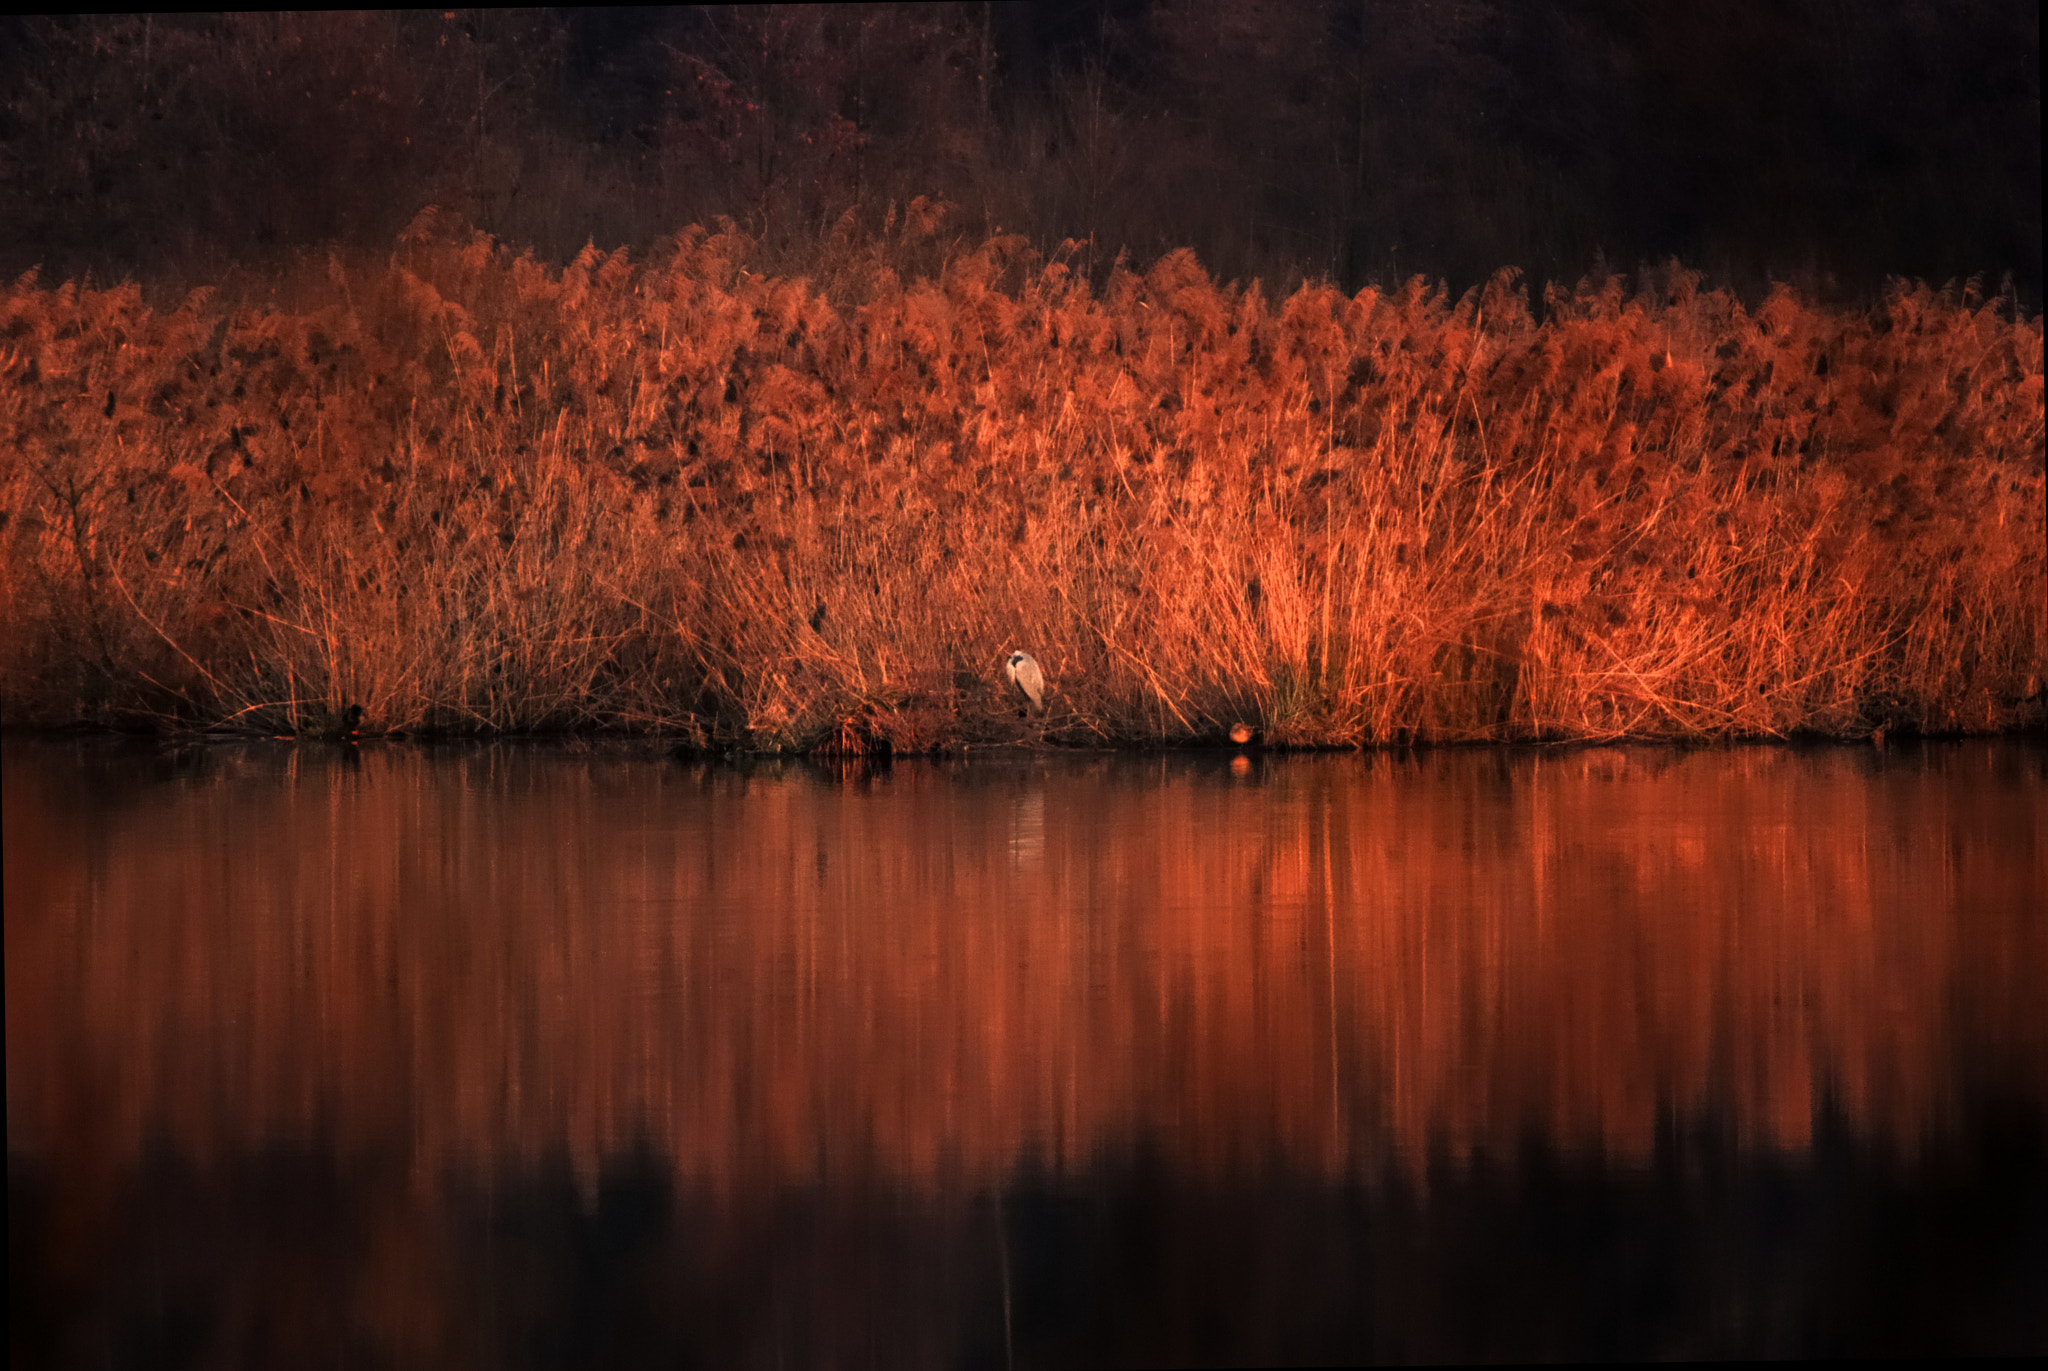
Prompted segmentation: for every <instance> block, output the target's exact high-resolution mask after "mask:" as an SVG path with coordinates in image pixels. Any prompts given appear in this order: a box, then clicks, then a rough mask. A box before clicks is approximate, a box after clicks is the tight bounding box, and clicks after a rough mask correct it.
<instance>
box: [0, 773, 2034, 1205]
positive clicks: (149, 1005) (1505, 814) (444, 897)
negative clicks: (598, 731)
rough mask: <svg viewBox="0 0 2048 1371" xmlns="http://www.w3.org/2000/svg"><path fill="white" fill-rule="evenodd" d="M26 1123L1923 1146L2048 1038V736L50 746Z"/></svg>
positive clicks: (1076, 1151) (911, 1147)
mask: <svg viewBox="0 0 2048 1371" xmlns="http://www.w3.org/2000/svg"><path fill="white" fill-rule="evenodd" d="M9 749H10V750H9V753H8V759H7V765H6V770H5V785H6V795H5V816H6V826H5V837H6V847H5V863H6V868H5V869H6V911H7V912H6V957H7V971H6V985H7V1011H6V1012H7V1065H8V1086H7V1091H8V1117H9V1133H10V1147H12V1148H14V1149H16V1150H17V1151H22V1152H28V1153H35V1152H39V1151H46V1150H53V1149H71V1150H73V1151H76V1150H77V1149H79V1148H88V1147H89V1148H103V1149H108V1150H110V1151H111V1153H113V1154H114V1158H115V1159H118V1158H119V1157H123V1156H127V1157H132V1156H133V1155H135V1153H136V1152H137V1151H138V1150H139V1149H140V1148H141V1147H142V1146H143V1145H144V1144H145V1143H146V1142H147V1141H148V1140H150V1139H152V1138H156V1137H166V1138H168V1139H170V1140H171V1141H173V1142H174V1143H175V1144H176V1145H178V1146H179V1147H181V1148H183V1149H186V1150H188V1151H189V1152H190V1153H192V1154H194V1155H196V1156H199V1157H201V1158H204V1157H206V1156H209V1155H212V1154H214V1153H216V1152H217V1151H218V1150H220V1149H224V1148H237V1147H248V1146H258V1145H262V1144H264V1143H266V1142H272V1141H278V1140H287V1139H289V1140H331V1141H332V1142H334V1144H335V1145H337V1146H339V1147H341V1148H343V1149H380V1150H381V1152H382V1153H384V1154H389V1153H390V1152H391V1151H392V1150H393V1149H397V1150H399V1151H400V1152H402V1153H403V1154H404V1155H407V1156H409V1157H411V1159H412V1165H413V1166H414V1168H415V1174H419V1175H423V1176H424V1175H432V1174H436V1173H437V1172H438V1171H439V1170H440V1169H441V1168H444V1167H447V1166H451V1165H464V1164H476V1163H480V1162H484V1161H488V1160H492V1159H495V1158H500V1157H503V1156H506V1155H510V1156H514V1157H518V1156H529V1157H533V1156H539V1155H541V1154H543V1153H545V1152H547V1151H549V1150H554V1149H566V1150H567V1151H568V1152H569V1154H570V1155H571V1156H572V1157H574V1158H576V1159H577V1160H578V1164H579V1166H581V1167H582V1168H584V1170H585V1171H586V1174H592V1173H594V1168H595V1167H596V1165H597V1162H598V1159H599V1158H601V1157H603V1156H605V1155H607V1154H609V1153H610V1152H612V1151H614V1150H616V1149H618V1148H620V1147H623V1146H626V1145H628V1144H630V1143H632V1142H634V1141H636V1140H645V1141H648V1142H651V1143H652V1144H653V1145H654V1146H655V1147H656V1148H657V1149H658V1150H659V1151H660V1152H662V1153H663V1154H665V1155H668V1156H670V1157H672V1158H673V1159H674V1161H675V1164H676V1166H677V1167H678V1168H679V1170H680V1172H681V1173H682V1174H683V1175H684V1176H686V1177H688V1178H691V1179H693V1180H695V1181H698V1182H701V1183H708V1184H711V1185H713V1186H719V1187H725V1186H735V1187H736V1186H745V1185H748V1184H750V1183H755V1182H762V1181H777V1180H811V1179H821V1178H822V1179H831V1178H834V1177H840V1176H875V1175H879V1176H882V1177H886V1178H892V1179H895V1180H898V1181H902V1182H907V1183H911V1184H924V1185H940V1186H946V1185H950V1184H954V1183H960V1184H971V1185H981V1184H985V1183H988V1182H989V1181H991V1180H996V1179H1000V1178H1001V1177H1003V1176H1005V1175H1007V1174H1008V1173H1009V1172H1010V1171H1011V1170H1012V1169H1013V1168H1014V1167H1016V1166H1017V1164H1018V1163H1019V1162H1020V1160H1022V1159H1024V1158H1026V1157H1030V1158H1033V1159H1035V1160H1037V1161H1039V1162H1041V1163H1043V1164H1047V1165H1051V1166H1054V1167H1078V1166H1085V1165H1087V1164H1088V1163H1089V1161H1090V1160H1091V1159H1093V1158H1096V1157H1099V1156H1101V1155H1103V1154H1104V1153H1105V1152H1115V1151H1117V1150H1118V1149H1125V1148H1128V1147H1130V1146H1133V1145H1135V1144H1137V1143H1138V1142H1140V1141H1143V1142H1145V1143H1147V1144H1149V1145H1156V1146H1158V1147H1161V1148H1163V1149H1165V1150H1166V1151H1167V1152H1168V1153H1169V1154H1170V1155H1172V1156H1173V1157H1175V1158H1176V1159H1177V1160H1178V1161H1179V1162H1180V1163H1181V1164H1183V1165H1187V1166H1190V1167H1193V1168H1197V1169H1199V1170H1203V1171H1213V1172H1229V1171H1233V1170H1236V1169H1239V1168H1248V1167H1257V1166H1260V1165H1264V1164H1267V1163H1270V1162H1273V1161H1276V1160H1278V1161H1284V1162H1286V1163H1288V1164H1290V1165H1292V1166H1295V1167H1299V1168H1302V1169H1305V1170H1308V1171H1311V1172H1314V1173H1319V1174H1325V1175H1340V1174H1346V1173H1352V1174H1359V1173H1366V1172H1369V1171H1372V1170H1374V1169H1376V1168H1380V1167H1384V1166H1386V1165H1389V1164H1393V1165H1397V1166H1402V1167H1406V1168H1409V1169H1411V1170H1412V1169H1413V1168H1416V1167H1418V1166H1419V1165H1420V1164H1421V1163H1422V1162H1423V1161H1425V1160H1426V1159H1427V1158H1428V1157H1429V1156H1430V1155H1432V1154H1442V1155H1447V1156H1449V1157H1451V1158H1454V1159H1455V1158H1461V1157H1464V1156H1467V1155H1469V1154H1471V1153H1472V1152H1474V1151H1475V1150H1482V1149H1483V1150H1491V1151H1496V1152H1498V1151H1503V1150H1511V1149H1513V1148H1514V1147H1515V1146H1516V1145H1517V1143H1518V1141H1519V1140H1520V1139H1522V1138H1524V1137H1527V1136H1530V1135H1532V1134H1533V1135H1536V1136H1542V1137H1545V1138H1548V1139H1549V1140H1551V1141H1552V1142H1554V1143H1556V1144H1557V1145H1559V1146H1564V1147H1589V1148H1598V1149H1603V1150H1604V1151H1605V1152H1606V1153H1608V1154H1609V1155H1610V1156H1612V1157H1615V1158H1617V1159H1619V1160H1622V1161H1630V1160H1642V1159H1645V1158H1646V1157H1647V1156H1648V1155H1649V1153H1650V1151H1651V1149H1652V1147H1653V1143H1654V1139H1655V1137H1656V1134H1657V1130H1658V1128H1659V1125H1660V1120H1670V1119H1673V1118H1679V1119H1683V1118H1691V1117H1699V1116H1704V1115H1707V1114H1710V1113H1711V1114H1714V1115H1715V1116H1716V1117H1720V1118H1724V1119H1730V1120H1732V1121H1733V1123H1734V1126H1735V1127H1736V1128H1737V1129H1738V1130H1739V1131H1740V1133H1741V1135H1742V1137H1743V1138H1744V1139H1745V1140H1746V1141H1747V1142H1748V1143H1750V1144H1752V1145H1754V1146H1760V1147H1771V1148H1780V1149H1797V1148H1801V1147H1803V1146H1805V1145H1806V1143H1807V1142H1808V1140H1809V1138H1810V1136H1811V1132H1812V1128H1813V1122H1814V1119H1815V1117H1816V1113H1817V1112H1818V1111H1819V1110H1821V1109H1822V1108H1824V1107H1833V1108H1835V1109H1837V1110H1839V1111H1840V1113H1841V1114H1842V1115H1844V1116H1845V1117H1846V1118H1848V1119H1849V1120H1850V1121H1852V1122H1853V1123H1854V1124H1855V1125H1856V1126H1858V1127H1860V1128H1863V1129H1867V1130H1870V1131H1872V1132H1873V1133H1880V1134H1883V1135H1886V1136H1889V1137H1891V1138H1893V1139H1895V1140H1897V1142H1898V1143H1899V1144H1900V1145H1901V1146H1904V1147H1907V1148H1911V1147H1912V1146H1913V1145H1914V1144H1915V1140H1916V1139H1918V1138H1920V1137H1922V1136H1924V1135H1926V1134H1927V1133H1928V1132H1929V1131H1930V1130H1935V1129H1939V1128H1940V1127H1941V1126H1942V1122H1943V1119H1944V1117H1945V1114H1944V1109H1945V1099H1946V1096H1945V1084H1946V1083H1947V1082H1948V1081H1949V1080H1950V1079H1951V1078H1952V1074H1953V1073H1954V1072H1956V1071H1957V1070H1960V1069H1971V1068H1972V1065H1973V1063H1982V1062H1985V1061H1989V1060H1992V1059H1994V1058H1995V1059H1997V1060H1998V1061H2002V1062H2005V1063H2007V1064H2008V1067H2009V1068H2010V1069H2014V1070H2019V1071H2023V1072H2028V1073H2034V1074H2033V1075H2032V1077H2031V1078H2033V1079H2039V1073H2040V1072H2041V1071H2042V1070H2043V1069H2044V1068H2048V1032H2044V1029H2043V1022H2044V1016H2041V1015H2039V1014H2038V1013H2037V1012H2035V1009H2034V1007H2033V1005H2032V1004H2031V1003H2030V1001H2029V999H2028V998H2027V996H2028V993H2029V991H2030V989H2031V987H2033V986H2034V985H2036V984H2038V981H2039V978H2040V973H2041V970H2042V969H2043V967H2044V966H2048V935H2044V930H2043V921H2042V919H2041V918H2040V916H2039V913H2038V910H2037V909H2036V905H2037V903H2038V900H2039V892H2040V891H2042V890H2044V889H2048V848H2044V844H2043V841H2042V835H2041V812H2040V811H2041V804H2040V798H2041V795H2042V793H2043V785H2042V780H2043V761H2042V754H2041V753H2040V751H2039V750H2038V749H2032V750H2029V749H2026V748H2022V747H2015V746H2014V745H2010V744H1957V745H1948V746H1943V747H1930V748H1927V749H1924V750H1920V751H1915V752H1911V753H1908V754H1899V753H1897V752H1896V751H1895V752H1894V753H1893V754H1891V755H1890V756H1889V757H1887V756H1885V755H1882V754H1879V753H1877V752H1876V751H1875V750H1866V751H1860V752H1859V751H1849V750H1829V751H1821V752H1806V753H1802V752H1794V751H1788V750H1781V749H1761V748H1760V749H1744V750H1734V751H1714V752H1700V753H1683V752H1677V751H1670V750H1655V749H1642V750H1628V749H1611V750H1576V751H1564V752H1551V753H1538V752H1522V753H1514V754H1502V753H1487V752H1446V753H1436V754H1430V755H1426V756H1423V757H1421V758H1399V759H1397V758H1305V759H1261V760H1259V761H1258V762H1257V763H1255V764H1254V765H1252V766H1250V767H1248V768H1243V769H1237V768H1232V767H1231V766H1229V765H1228V764H1227V763H1225V762H1222V761H1220V760H1218V761H1210V760H1206V759H1204V760H1197V761H1188V760H1181V759H1168V760H1158V759H1153V760H1149V761H1131V760H1127V759H1119V760H1081V761H1072V760H1065V759H1060V760H1046V761H1034V762H1024V763H1003V764H988V765H977V766H966V765H962V766H941V765H928V764H906V765H899V766H897V767H896V768H895V769H894V770H893V771H891V772H889V773H886V774H885V775H883V776H880V777H876V778H872V779H870V780H867V781H860V782H835V781H833V780H831V779H829V778H824V777H821V776H818V775H816V774H814V773H810V772H807V771H803V770H801V769H798V768H795V767H791V768H788V769H776V768H766V769H759V770H755V771H753V772H751V773H742V772H738V771H733V770H727V769H718V768H693V767H685V766H681V765H677V764H674V763H665V762H654V761H649V760H645V759H643V758H637V757H631V756H624V755H620V754H607V753H605V752H603V751H590V752H565V751H559V750H557V751H546V750H525V751H521V750H513V749H495V750H483V749H479V750H473V751H466V752H460V753H455V754H446V755H444V754H433V753H427V752H421V751H411V750H406V749H402V748H396V747H390V748H372V749H367V750H365V751H364V752H363V753H362V755H361V756H360V759H359V760H358V759H353V758H348V757H345V756H344V754H342V753H340V752H339V751H334V752H328V751H316V750H301V751H290V750H285V749H277V750H266V749H250V750H222V751H218V752H214V753H209V754H206V755H204V756H203V757H201V758H200V759H199V761H198V762H197V763H196V764H193V765H191V766H188V767H185V768H183V769H180V770H177V771H175V772H173V773H171V774H168V775H157V776H153V777H152V776H149V775H146V774H144V773H145V771H147V770H150V769H146V768H143V767H141V766H139V765H136V764H133V763H124V764H112V763H108V762H106V761H105V760H104V759H102V760H101V761H99V762H95V763H94V764H93V765H92V766H90V767H86V768H81V767H80V764H79V761H78V755H79V754H77V753H76V752H66V751H64V750H62V749H49V748H44V747H36V746H30V745H26V744H20V743H11V744H9Z"/></svg>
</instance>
